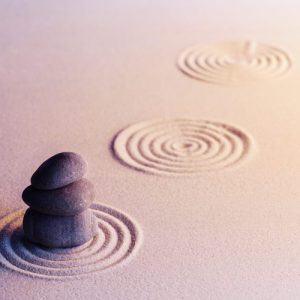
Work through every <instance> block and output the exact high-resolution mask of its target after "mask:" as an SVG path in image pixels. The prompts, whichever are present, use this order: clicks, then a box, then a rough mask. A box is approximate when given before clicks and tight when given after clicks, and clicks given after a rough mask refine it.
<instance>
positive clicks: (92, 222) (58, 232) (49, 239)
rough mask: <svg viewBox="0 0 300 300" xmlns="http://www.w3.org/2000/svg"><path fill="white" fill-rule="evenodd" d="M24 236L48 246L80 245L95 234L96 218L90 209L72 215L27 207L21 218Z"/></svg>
mask: <svg viewBox="0 0 300 300" xmlns="http://www.w3.org/2000/svg"><path fill="white" fill-rule="evenodd" d="M23 230H24V235H25V237H26V238H27V239H28V240H29V241H31V242H33V243H37V244H41V245H43V246H46V247H50V248H65V247H75V246H80V245H82V244H84V243H86V242H88V241H89V240H90V239H91V238H93V237H94V236H95V234H96V219H95V216H94V215H93V213H92V211H91V210H90V209H87V210H85V211H84V212H82V213H80V214H77V215H74V216H50V215H46V214H42V213H39V212H37V211H35V210H33V209H31V208H29V209H27V211H26V213H25V215H24V219H23Z"/></svg>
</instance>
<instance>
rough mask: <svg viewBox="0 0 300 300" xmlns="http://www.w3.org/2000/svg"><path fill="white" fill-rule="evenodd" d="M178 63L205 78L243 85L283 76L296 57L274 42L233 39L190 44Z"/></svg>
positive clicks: (225, 83) (221, 82) (214, 82)
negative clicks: (268, 43)
mask: <svg viewBox="0 0 300 300" xmlns="http://www.w3.org/2000/svg"><path fill="white" fill-rule="evenodd" d="M177 66H178V68H179V69H180V70H181V71H182V72H183V73H184V74H186V75H187V76H189V77H191V78H194V79H198V80H201V81H203V82H207V83H213V84H221V85H240V84H246V83H250V82H255V81H259V80H265V79H270V78H274V77H279V76H282V75H284V74H285V73H287V72H288V71H289V70H290V68H291V66H292V61H291V59H290V57H289V55H288V54H287V53H286V52H285V51H283V50H281V49H279V48H276V47H273V46H270V45H266V44H261V43H257V42H254V41H245V42H240V41H230V42H220V43H217V44H214V45H208V46H201V45H199V46H193V47H190V48H188V49H186V50H184V51H183V52H182V53H181V54H180V55H179V57H178V61H177Z"/></svg>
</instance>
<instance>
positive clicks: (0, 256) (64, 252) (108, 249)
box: [0, 204, 142, 279]
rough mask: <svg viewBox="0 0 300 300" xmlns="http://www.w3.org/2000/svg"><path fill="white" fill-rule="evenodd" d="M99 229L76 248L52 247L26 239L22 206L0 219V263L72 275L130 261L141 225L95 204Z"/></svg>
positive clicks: (20, 269) (50, 274)
mask: <svg viewBox="0 0 300 300" xmlns="http://www.w3.org/2000/svg"><path fill="white" fill-rule="evenodd" d="M92 211H93V213H94V214H95V216H96V220H97V223H98V228H97V229H98V233H97V235H96V236H95V237H94V239H93V240H91V241H90V242H88V243H86V244H84V245H82V246H79V247H74V248H62V249H50V248H46V247H42V246H38V245H36V244H32V243H30V242H28V241H27V240H25V239H24V235H23V230H22V220H23V216H24V211H23V210H19V211H16V212H14V213H11V214H9V215H7V216H6V217H4V218H2V219H1V220H0V263H1V264H2V265H4V266H5V267H7V268H9V269H11V270H14V271H17V272H21V273H23V274H26V275H30V276H33V277H42V278H49V279H51V278H52V279H63V278H72V277H77V276H80V275H85V274H90V273H93V272H98V271H103V270H105V269H108V268H111V267H113V266H116V265H119V264H122V263H124V262H126V261H128V260H129V259H130V258H131V257H133V255H134V254H135V253H136V251H137V250H138V248H139V246H140V244H141V238H142V236H141V231H140V229H139V227H138V226H137V225H136V224H135V222H134V221H132V220H131V219H130V218H129V217H128V216H126V215H125V214H123V213H121V212H119V211H117V210H115V209H113V208H111V207H107V206H103V205H100V204H93V205H92Z"/></svg>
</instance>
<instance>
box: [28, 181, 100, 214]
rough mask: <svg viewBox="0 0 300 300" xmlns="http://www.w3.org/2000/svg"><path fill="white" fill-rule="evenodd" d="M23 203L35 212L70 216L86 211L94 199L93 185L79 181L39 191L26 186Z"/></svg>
mask: <svg viewBox="0 0 300 300" xmlns="http://www.w3.org/2000/svg"><path fill="white" fill-rule="evenodd" d="M22 198H23V200H24V202H25V203H26V204H27V205H29V206H30V207H31V208H33V209H34V210H36V211H39V212H41V213H45V214H48V215H55V216H72V215H76V214H78V213H80V212H82V211H84V210H85V209H88V208H89V207H90V205H91V204H92V202H93V200H94V198H95V191H94V186H93V184H92V183H91V182H90V181H89V180H88V179H85V178H83V179H80V180H78V181H76V182H74V183H71V184H69V185H67V186H65V187H62V188H59V189H55V190H39V189H35V188H34V187H33V186H32V185H30V186H28V187H27V188H26V189H25V190H24V192H23V194H22Z"/></svg>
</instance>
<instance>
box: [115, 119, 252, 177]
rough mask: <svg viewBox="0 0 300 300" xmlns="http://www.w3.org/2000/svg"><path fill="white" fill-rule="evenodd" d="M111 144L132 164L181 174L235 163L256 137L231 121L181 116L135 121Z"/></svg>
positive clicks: (245, 154)
mask: <svg viewBox="0 0 300 300" xmlns="http://www.w3.org/2000/svg"><path fill="white" fill-rule="evenodd" d="M112 148H113V151H114V154H115V156H116V157H117V158H118V159H119V160H120V161H121V162H123V163H124V164H126V165H127V166H129V167H132V168H134V169H137V170H139V171H143V172H147V173H152V174H156V175H172V176H180V175H195V174H199V173H201V172H202V171H209V170H217V169H223V168H225V167H229V166H232V165H236V164H238V163H239V162H241V161H243V160H244V159H245V158H246V157H248V156H249V154H250V153H252V150H253V141H252V138H251V137H250V135H248V134H247V133H245V132H244V131H243V130H242V129H239V128H237V127H234V126H231V125H228V124H224V123H219V122H213V121H206V120H196V119H184V118H182V119H180V118H179V119H161V120H150V121H145V122H141V123H137V124H133V125H131V126H129V127H127V128H125V129H124V130H123V131H121V132H120V133H119V134H118V135H117V136H116V138H115V139H114V141H113V146H112Z"/></svg>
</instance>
